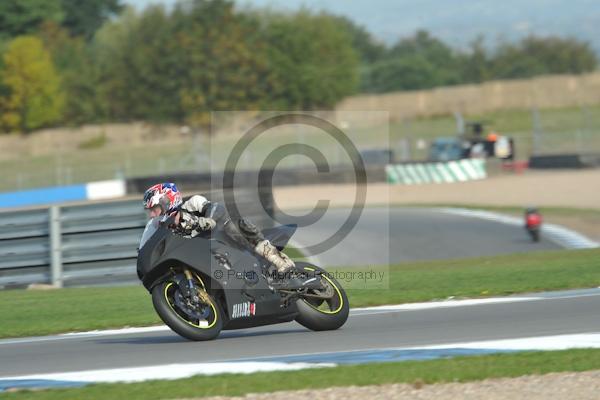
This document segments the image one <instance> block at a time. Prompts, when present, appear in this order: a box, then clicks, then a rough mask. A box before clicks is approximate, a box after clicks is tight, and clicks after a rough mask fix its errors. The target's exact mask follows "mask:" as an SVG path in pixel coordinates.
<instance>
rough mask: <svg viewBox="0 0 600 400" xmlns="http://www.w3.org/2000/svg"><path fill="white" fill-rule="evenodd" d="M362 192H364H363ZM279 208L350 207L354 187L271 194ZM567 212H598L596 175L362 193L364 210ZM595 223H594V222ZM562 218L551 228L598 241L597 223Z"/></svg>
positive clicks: (563, 173) (512, 177) (599, 176)
mask: <svg viewBox="0 0 600 400" xmlns="http://www.w3.org/2000/svg"><path fill="white" fill-rule="evenodd" d="M362 190H364V188H363V189H362ZM274 196H275V201H276V203H277V205H278V206H279V207H280V208H281V209H283V210H293V209H311V208H312V207H314V206H315V204H316V202H317V201H318V200H319V199H324V200H328V201H329V204H330V206H331V207H349V206H352V205H353V204H354V200H355V197H356V186H355V185H353V184H343V185H311V186H302V187H278V188H274ZM439 204H463V205H464V204H468V205H479V206H502V207H506V206H513V207H523V208H524V207H526V206H530V205H535V206H538V207H568V208H582V209H597V210H600V169H589V170H557V171H534V170H530V171H526V172H525V173H523V174H506V175H500V176H492V177H490V178H488V179H484V180H478V181H468V182H461V183H449V184H446V183H442V184H423V185H389V184H387V183H377V184H371V185H369V186H368V187H367V188H366V205H368V206H375V205H439ZM594 218H595V217H594ZM594 218H590V217H589V216H586V217H560V218H557V219H555V220H551V221H550V222H553V223H557V224H563V225H565V226H567V227H569V228H571V229H575V230H577V231H579V232H581V233H583V234H585V235H587V236H588V237H590V238H592V239H594V240H600V218H598V219H594Z"/></svg>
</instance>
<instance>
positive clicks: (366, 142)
mask: <svg viewBox="0 0 600 400" xmlns="http://www.w3.org/2000/svg"><path fill="white" fill-rule="evenodd" d="M539 115H540V120H541V125H542V129H543V134H542V136H541V139H542V140H541V141H540V142H539V145H540V147H539V148H538V150H539V151H542V152H572V151H577V150H585V151H588V152H594V151H596V152H598V151H600V106H593V107H587V108H584V109H580V108H563V109H548V110H541V111H540V112H539ZM465 119H466V120H486V121H490V124H489V129H495V130H497V131H498V132H501V133H504V134H508V135H510V136H512V137H514V139H515V140H516V145H517V157H518V158H519V159H526V158H527V157H529V155H530V153H531V151H532V146H533V135H532V132H533V117H532V113H531V111H530V110H505V111H498V112H491V113H486V114H482V115H466V116H465ZM347 131H348V132H347V133H348V136H349V138H350V139H351V140H352V142H353V143H354V144H355V145H356V146H357V147H358V148H359V149H360V148H368V147H387V146H391V148H393V149H395V150H397V151H400V148H399V146H400V142H401V140H402V139H409V142H410V148H411V156H412V157H413V158H414V159H423V158H425V157H426V155H427V150H424V149H418V148H417V147H416V143H417V140H418V139H425V140H427V141H430V140H432V139H434V138H436V137H440V136H446V137H447V136H454V135H455V134H456V123H455V120H454V118H453V117H452V116H439V117H432V118H418V119H413V120H410V121H391V122H390V125H389V129H388V127H387V126H384V125H373V126H366V127H365V126H363V127H360V126H358V127H356V128H353V127H351V128H349V129H348V130H347ZM33 135H35V133H33ZM100 138H101V136H100ZM238 140H239V136H238V135H221V136H217V137H214V138H210V139H209V138H202V140H201V141H200V142H199V143H195V142H194V139H193V138H191V137H190V138H189V139H187V140H182V141H181V142H178V143H172V144H169V145H168V146H166V145H164V144H156V143H154V142H153V141H152V140H150V139H148V141H147V143H144V144H143V147H140V146H139V145H137V146H134V145H131V146H123V145H119V146H117V145H115V144H111V143H110V141H108V142H106V143H104V141H102V140H101V139H97V140H96V139H92V140H91V141H88V142H83V143H81V144H80V145H81V146H83V147H88V148H89V149H87V150H79V151H70V152H61V151H55V152H54V153H53V154H47V155H39V156H31V157H19V158H17V157H15V156H11V155H10V154H5V157H0V159H3V160H4V161H0V170H2V172H3V174H2V176H0V191H5V190H14V188H22V189H24V188H33V187H40V186H52V185H56V184H71V183H78V182H86V181H92V180H102V179H113V178H114V177H115V176H118V175H119V174H123V175H125V176H128V177H133V176H144V175H148V174H169V173H176V172H182V171H194V170H199V169H201V170H208V169H209V160H208V159H207V158H206V157H209V156H210V165H212V166H213V167H214V168H215V169H216V170H219V169H221V168H223V166H224V164H225V161H226V160H227V156H228V155H229V153H230V151H231V149H232V147H233V146H234V144H235V143H236V142H237V141H238ZM298 141H300V142H303V143H306V144H310V145H312V146H314V147H317V148H319V150H321V151H322V152H323V153H324V155H325V156H326V158H327V160H329V162H330V163H332V164H336V163H338V162H344V160H345V158H344V157H343V155H341V154H342V153H343V152H342V151H341V149H339V148H338V147H337V146H335V145H334V141H333V140H331V138H329V137H328V136H327V135H323V134H322V133H319V132H318V131H317V130H315V129H312V130H311V129H307V130H306V131H305V130H302V131H295V130H293V129H292V130H288V131H282V132H278V133H274V134H270V135H269V134H267V135H265V136H264V137H262V136H261V137H260V139H258V140H257V141H255V142H254V143H253V144H252V145H251V146H250V147H249V148H248V152H247V154H245V156H244V157H242V159H241V160H240V164H239V165H240V167H241V168H242V169H256V168H259V167H260V166H261V164H262V162H263V161H264V160H265V157H266V156H267V154H269V153H270V152H271V150H273V149H274V148H275V147H277V146H280V145H283V144H287V143H295V142H298ZM98 147H100V148H98ZM199 150H202V151H204V152H205V158H204V159H199V158H197V157H196V155H195V153H196V152H198V151H199ZM346 161H348V160H346ZM298 163H302V164H303V165H308V166H312V162H311V161H310V160H308V159H307V158H306V157H297V158H293V157H290V158H289V159H285V160H282V162H281V164H280V166H282V167H284V166H294V165H297V164H298ZM149 171H151V172H149Z"/></svg>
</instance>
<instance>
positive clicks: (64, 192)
mask: <svg viewBox="0 0 600 400" xmlns="http://www.w3.org/2000/svg"><path fill="white" fill-rule="evenodd" d="M123 196H125V181H122V180H112V181H101V182H92V183H88V184H82V185H71V186H58V187H49V188H41V189H31V190H23V191H19V192H9V193H0V208H8V207H30V206H36V205H45V204H52V203H64V202H68V201H79V200H103V199H111V198H118V197H123Z"/></svg>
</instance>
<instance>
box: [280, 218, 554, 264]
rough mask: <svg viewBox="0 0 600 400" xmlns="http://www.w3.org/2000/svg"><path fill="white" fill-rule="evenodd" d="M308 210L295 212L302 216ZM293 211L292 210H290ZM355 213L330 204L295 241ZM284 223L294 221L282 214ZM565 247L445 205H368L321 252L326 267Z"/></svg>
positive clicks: (314, 237) (314, 238)
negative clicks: (446, 208) (452, 210)
mask: <svg viewBox="0 0 600 400" xmlns="http://www.w3.org/2000/svg"><path fill="white" fill-rule="evenodd" d="M303 213H305V212H300V211H298V212H295V213H293V215H302V214H303ZM289 214H292V212H289ZM349 214H350V211H349V209H331V210H328V211H327V213H326V214H325V215H324V216H323V218H322V219H321V220H319V221H318V222H316V223H314V224H311V225H309V226H306V227H301V228H299V229H298V231H297V232H296V234H295V235H294V237H293V239H294V244H296V245H297V246H298V247H304V248H306V247H309V246H312V245H314V244H316V243H319V241H322V240H325V239H327V238H328V237H329V236H330V235H332V232H335V231H336V230H338V229H339V228H340V227H341V226H342V224H343V223H344V221H345V220H346V219H347V218H348V215H349ZM281 222H282V223H287V222H290V220H286V219H284V218H281ZM562 247H563V246H561V245H559V244H557V243H554V242H551V241H549V240H548V239H547V238H545V237H543V236H542V240H541V241H540V242H539V243H533V242H532V241H531V240H530V239H529V236H527V232H526V231H525V229H524V228H523V227H521V226H511V225H507V224H503V223H498V222H494V221H487V220H482V219H478V218H466V217H464V216H460V215H452V214H449V213H446V212H443V210H440V209H422V208H396V207H392V208H386V207H381V208H369V209H365V210H363V213H362V215H361V217H360V219H359V220H358V223H357V224H356V226H355V227H354V228H353V229H351V230H350V231H349V233H348V235H347V236H346V237H345V238H344V240H343V241H341V242H340V243H339V244H337V245H336V246H334V247H333V248H331V249H329V250H327V251H325V252H324V253H321V254H317V255H316V260H314V261H315V263H320V264H322V265H324V266H354V265H356V266H369V265H387V264H395V263H401V262H405V261H417V260H434V259H453V258H469V257H480V256H491V255H498V254H511V253H523V252H528V251H540V250H552V249H560V248H562Z"/></svg>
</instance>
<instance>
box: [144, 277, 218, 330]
mask: <svg viewBox="0 0 600 400" xmlns="http://www.w3.org/2000/svg"><path fill="white" fill-rule="evenodd" d="M194 287H195V290H196V291H197V294H198V295H199V296H198V297H199V299H200V300H199V301H197V302H196V303H193V302H192V301H190V300H189V299H187V298H186V297H185V296H184V294H183V293H181V289H180V287H179V285H178V284H177V282H175V281H174V280H166V281H164V282H162V283H160V284H158V285H156V286H155V287H154V288H153V289H152V304H153V305H154V309H155V310H156V313H157V314H158V315H159V317H160V319H162V320H163V322H164V323H165V324H167V326H168V327H169V328H171V329H172V330H173V331H174V332H175V333H177V334H179V335H180V336H183V337H184V338H186V339H189V340H194V341H203V340H212V339H214V338H216V337H217V336H219V333H220V332H221V329H222V328H223V317H224V314H223V311H222V309H221V307H220V305H219V303H218V302H217V301H215V299H214V298H213V297H212V296H211V295H210V294H208V293H207V292H206V290H205V289H204V285H203V284H202V282H201V281H200V282H195V283H194Z"/></svg>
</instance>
